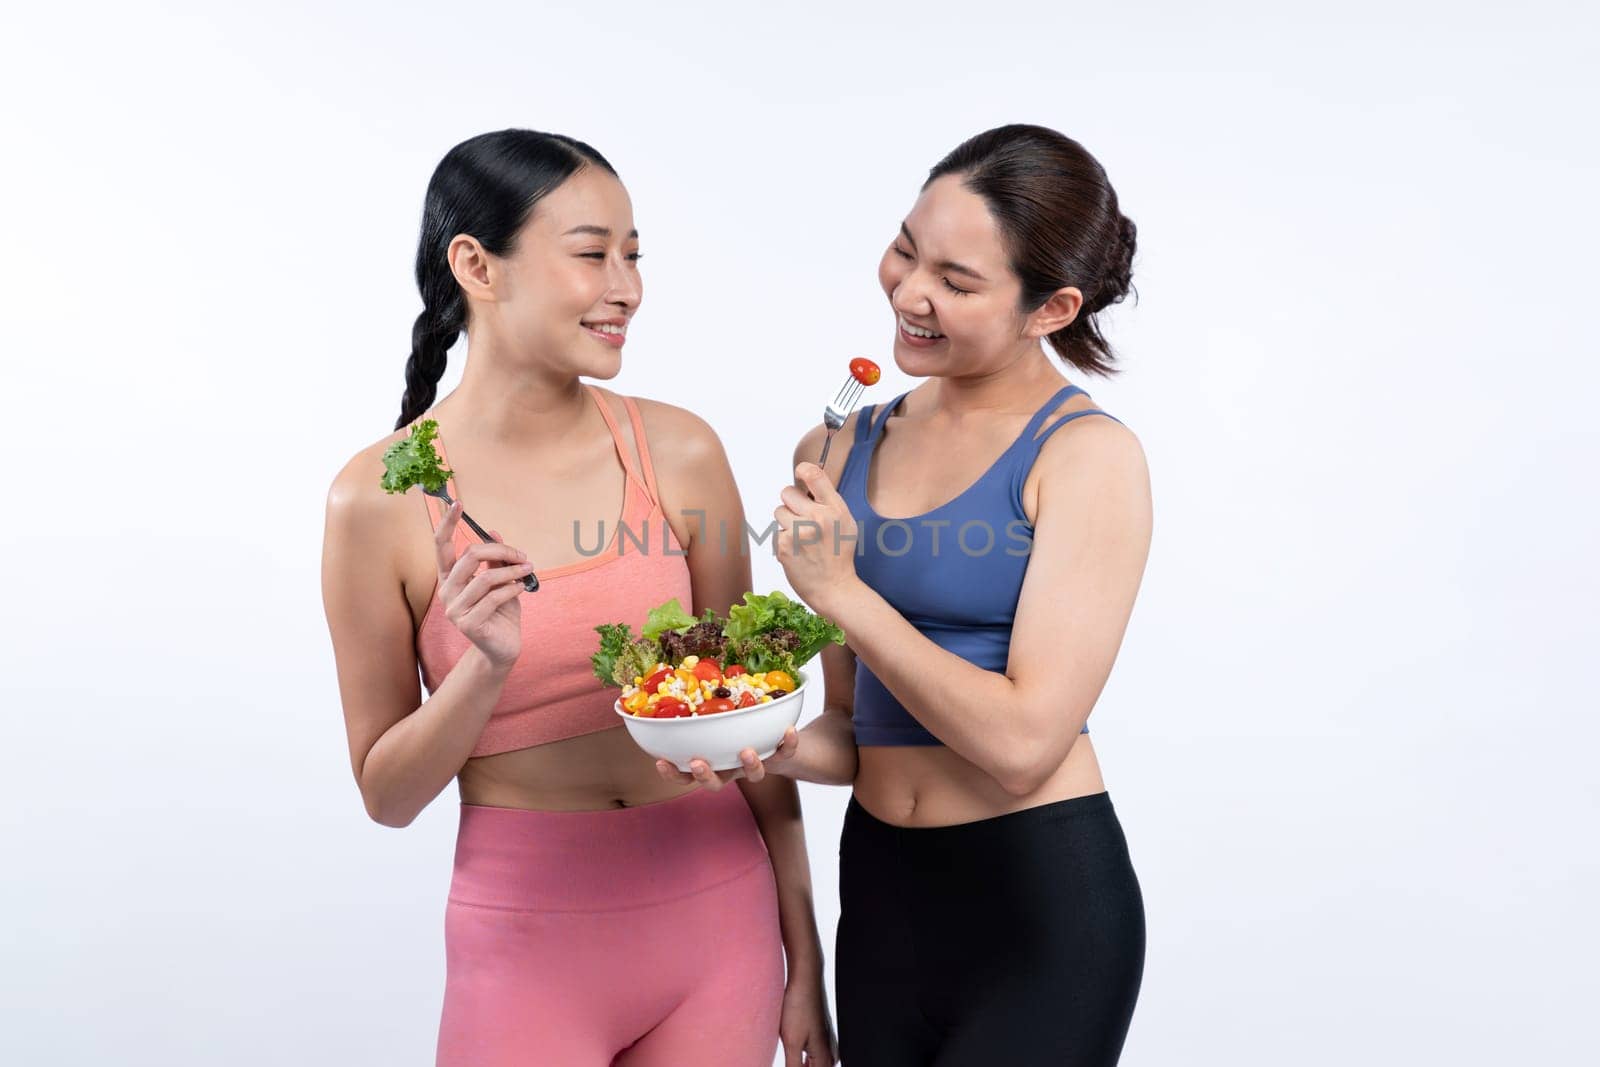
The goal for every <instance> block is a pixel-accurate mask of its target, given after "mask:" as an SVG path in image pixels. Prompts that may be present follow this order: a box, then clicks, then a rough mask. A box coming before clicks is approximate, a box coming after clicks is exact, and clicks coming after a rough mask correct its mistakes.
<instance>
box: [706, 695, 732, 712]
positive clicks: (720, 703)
mask: <svg viewBox="0 0 1600 1067" xmlns="http://www.w3.org/2000/svg"><path fill="white" fill-rule="evenodd" d="M735 707H737V705H736V704H734V702H733V701H731V700H729V699H728V698H727V697H712V698H711V699H710V700H708V701H706V702H705V703H704V704H701V705H700V714H702V715H712V714H715V713H716V712H719V711H732V710H733V709H734V708H735Z"/></svg>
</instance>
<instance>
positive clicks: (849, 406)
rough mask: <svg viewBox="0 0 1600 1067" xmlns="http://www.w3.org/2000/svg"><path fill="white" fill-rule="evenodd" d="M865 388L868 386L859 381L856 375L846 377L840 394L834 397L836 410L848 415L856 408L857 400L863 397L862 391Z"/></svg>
mask: <svg viewBox="0 0 1600 1067" xmlns="http://www.w3.org/2000/svg"><path fill="white" fill-rule="evenodd" d="M865 388H866V386H864V385H862V384H861V382H859V381H857V380H856V377H855V375H853V374H852V375H851V376H850V377H849V378H848V379H846V381H845V383H844V385H843V386H842V387H840V389H839V395H838V396H836V397H834V398H833V408H834V410H836V411H838V412H840V413H841V414H844V415H848V414H849V413H850V412H851V411H852V410H854V408H855V406H856V401H857V400H860V399H861V391H862V390H863V389H865Z"/></svg>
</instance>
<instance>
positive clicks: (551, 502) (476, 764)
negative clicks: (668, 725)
mask: <svg viewBox="0 0 1600 1067" xmlns="http://www.w3.org/2000/svg"><path fill="white" fill-rule="evenodd" d="M638 259H639V234H638V232H637V230H636V229H635V227H634V221H633V208H632V204H631V203H630V201H629V198H628V194H627V190H626V189H624V188H623V185H622V183H621V181H620V180H619V179H618V178H617V175H616V172H615V171H614V170H613V169H612V167H611V165H610V164H609V163H607V162H606V160H605V159H604V158H603V157H602V156H601V155H600V154H599V153H598V152H596V151H595V150H594V149H593V148H591V147H589V146H588V145H586V144H584V143H582V142H581V141H576V140H573V139H572V138H569V137H562V136H559V135H555V134H547V133H537V132H534V131H530V130H502V131H499V132H497V133H490V134H484V135H482V136H479V137H474V138H472V139H470V140H468V141H465V142H463V143H462V144H459V145H457V146H456V147H455V148H453V149H451V150H450V152H449V153H448V154H447V155H446V156H445V157H444V160H443V161H442V162H441V163H440V164H439V166H438V168H437V170H436V171H435V172H434V175H433V178H432V181H431V182H430V183H429V186H428V195H427V202H426V207H425V210H424V215H423V222H422V236H421V241H420V244H419V247H418V251H417V264H416V271H417V284H418V288H419V289H420V290H421V293H422V299H423V310H422V313H421V314H420V315H419V316H418V317H417V322H416V325H415V326H414V327H413V330H412V351H411V356H410V359H409V360H408V361H407V363H406V389H405V395H404V397H403V399H402V401H401V409H400V417H399V419H398V420H396V423H395V425H396V428H397V431H398V432H396V433H395V434H391V435H390V436H388V437H386V438H384V439H382V440H380V441H377V442H376V443H374V444H373V445H371V446H369V447H368V448H365V449H363V450H362V451H361V452H360V453H359V454H358V455H357V456H356V457H355V458H354V459H353V460H351V461H350V463H349V465H348V466H347V467H346V468H345V469H344V471H342V472H341V473H340V474H339V476H338V478H337V479H336V480H335V482H334V485H333V489H332V492H331V493H330V495H329V500H328V521H327V534H326V540H325V543H324V556H323V594H324V602H325V606H326V609H327V615H328V623H329V627H330V630H331V631H332V635H333V644H334V652H335V658H336V660H337V666H338V675H339V689H340V695H341V698H342V701H343V705H344V714H345V725H346V730H347V734H348V737H349V745H350V759H351V765H352V767H353V769H354V772H355V777H356V781H357V783H358V785H359V786H360V790H361V795H362V799H363V800H364V801H365V804H366V808H367V811H368V813H369V814H370V815H371V817H372V818H373V819H375V820H376V821H378V822H380V823H383V824H385V825H388V826H405V825H407V824H408V823H410V822H411V821H412V820H413V819H414V818H415V817H416V816H417V814H418V813H419V812H420V811H421V810H422V809H423V807H425V806H426V805H427V804H428V803H429V802H430V801H432V800H433V799H434V798H435V797H436V796H438V795H439V793H441V792H442V791H443V790H444V789H445V788H446V787H448V786H449V784H450V783H451V781H452V780H454V781H455V782H456V783H457V786H458V789H459V792H460V797H461V815H460V830H459V836H458V838H457V845H456V857H455V872H454V877H453V879H452V882H451V887H450V896H449V901H448V904H447V906H446V918H445V947H446V958H447V967H448V970H447V975H446V982H445V996H444V1010H443V1014H442V1019H441V1023H440V1032H439V1040H438V1050H437V1054H438V1063H439V1064H441V1065H449V1067H468V1065H471V1067H497V1065H508V1067H509V1065H512V1064H516V1065H522V1064H530V1063H539V1064H552V1065H556V1064H559V1065H562V1067H611V1065H617V1067H678V1065H681V1064H688V1063H705V1064H717V1065H719V1067H768V1065H770V1064H771V1062H772V1057H773V1052H774V1049H775V1048H776V1046H777V1044H778V1042H779V1040H780V1038H781V1040H782V1043H783V1045H784V1048H785V1051H786V1053H787V1057H788V1062H789V1063H790V1064H799V1063H801V1062H802V1059H804V1061H805V1062H807V1063H810V1064H813V1065H820V1064H832V1063H833V1062H834V1053H833V1035H832V1024H831V1022H830V1020H829V1018H828V1013H827V1007H826V1002H825V998H824V994H823V990H822V964H821V948H820V943H819V940H818V936H817V930H816V923H815V919H814V917H813V914H812V908H811V887H810V875H809V869H808V865H807V860H806V852H805V837H804V830H803V827H802V824H801V819H800V806H799V798H798V795H797V793H796V789H795V785H794V783H793V782H792V781H790V780H788V779H785V778H780V777H777V776H768V775H766V773H765V770H764V765H763V764H762V763H761V762H760V761H758V760H756V759H755V753H754V752H752V751H748V750H747V751H746V753H745V754H744V755H745V760H746V767H747V773H746V774H745V775H744V778H743V780H742V781H741V783H740V788H737V789H726V790H716V791H710V790H697V789H695V788H694V787H693V786H692V785H683V784H675V783H670V782H664V781H663V780H662V779H661V778H660V777H659V776H658V775H657V773H656V771H655V770H654V767H653V765H652V761H651V759H650V758H649V757H648V756H646V755H645V754H644V753H643V752H641V751H640V750H639V748H638V747H637V746H636V745H635V744H634V743H633V741H632V739H631V738H630V737H629V736H628V734H627V732H626V731H625V730H624V729H622V728H621V721H620V720H619V719H618V717H617V716H616V715H615V714H614V713H613V710H612V702H613V698H614V696H615V691H614V690H610V689H607V688H604V687H603V686H602V685H601V684H600V683H599V682H598V681H597V679H596V678H595V677H594V675H593V674H592V673H591V665H590V659H589V657H590V655H591V654H592V653H593V651H594V648H595V631H594V628H595V626H596V625H598V624H600V623H603V622H612V621H615V620H617V619H638V618H643V617H644V616H645V614H646V612H647V611H648V610H649V609H650V608H651V607H653V606H654V605H656V604H659V603H661V602H663V601H666V600H668V599H671V598H673V597H677V598H679V600H680V602H681V603H684V604H691V605H692V606H693V608H692V610H693V611H694V613H695V614H697V615H698V614H700V613H701V612H702V611H703V610H704V609H706V608H714V609H715V610H716V611H718V612H719V613H725V612H726V611H727V610H728V607H729V605H731V604H734V603H737V602H739V601H740V600H741V598H742V596H743V594H744V593H745V592H746V591H747V590H748V589H749V588H750V562H749V557H748V555H746V554H745V553H743V552H742V551H741V547H742V546H741V545H739V544H732V545H728V544H726V543H724V541H723V539H720V538H717V537H708V536H706V534H705V531H706V530H709V529H725V528H726V527H724V526H720V525H719V524H721V523H728V524H735V528H736V529H740V530H742V529H743V528H744V508H743V505H742V503H741V501H740V498H739V493H738V490H737V488H736V487H735V486H734V484H733V476H732V472H731V470H730V468H729V465H728V461H727V457H726V455H725V453H724V451H723V448H722V444H721V442H720V441H719V440H718V438H717V436H716V434H715V433H714V432H713V431H712V430H711V428H710V427H709V426H708V425H707V424H706V423H705V422H704V421H703V420H701V419H700V418H698V417H696V416H695V415H693V414H691V413H689V412H687V411H684V410H682V409H679V408H675V407H672V406H671V405H667V404H661V403H656V402H653V401H649V400H643V399H638V400H636V399H634V398H632V397H621V396H618V395H616V394H614V393H612V392H610V391H609V390H605V389H601V388H598V387H596V386H593V385H589V384H587V383H585V382H583V381H581V380H580V379H581V378H583V377H589V378H596V379H601V380H605V379H610V378H613V377H615V376H616V374H617V373H618V371H619V369H620V366H621V353H622V346H623V344H624V343H625V341H626V339H627V332H628V326H629V323H630V321H631V320H632V318H633V316H634V314H635V312H637V310H638V308H639V302H640V299H641V297H642V286H641V283H640V277H639V269H638ZM463 332H464V333H466V335H467V338H468V350H469V356H468V359H467V363H466V367H465V370H464V372H463V376H462V380H461V384H460V386H459V387H458V388H456V389H455V390H454V391H453V392H452V393H450V395H448V396H446V397H444V398H443V399H442V400H436V398H435V392H436V387H437V383H438V381H439V377H440V375H441V374H442V372H443V370H444V367H445V359H446V353H447V352H448V351H449V349H450V347H451V345H452V344H453V343H454V342H455V341H456V339H457V338H458V337H459V335H460V334H462V333H463ZM424 418H426V419H429V420H432V421H433V422H434V423H436V426H437V433H438V436H437V438H436V439H435V441H434V445H435V447H436V449H437V450H438V451H439V453H440V457H441V459H442V460H443V461H444V463H445V466H446V467H447V468H448V469H449V471H450V472H451V477H450V480H449V482H448V483H447V487H448V489H449V491H450V496H451V497H452V498H453V499H454V500H455V501H456V503H455V504H453V505H451V506H450V507H449V508H447V509H445V508H441V507H440V506H439V502H438V501H436V500H434V499H433V498H432V497H426V496H419V495H418V494H409V495H398V496H389V495H386V494H385V493H384V492H383V491H381V489H380V487H379V476H380V474H381V473H382V471H383V467H384V465H383V462H382V456H383V453H384V452H385V450H386V449H387V448H388V447H389V446H390V445H391V444H392V443H393V442H395V441H396V440H399V439H400V438H402V437H404V436H406V431H407V430H408V429H409V427H410V426H411V425H412V424H413V423H415V422H417V421H418V420H420V419H424ZM446 449H448V451H446ZM463 501H469V502H470V504H471V508H472V510H473V511H474V512H476V513H477V514H478V515H480V516H483V517H486V518H488V517H492V520H493V521H494V522H495V523H496V524H497V525H499V526H500V527H501V528H502V529H503V530H505V531H506V535H505V536H504V537H501V536H499V535H498V534H497V535H496V537H495V540H494V541H493V542H491V543H482V542H480V541H478V540H477V539H476V538H475V537H473V536H472V535H470V534H469V533H468V532H467V531H466V529H465V527H464V526H463V525H462V523H461V517H462V503H463ZM424 503H425V504H426V505H427V508H426V510H424V507H423V504H424ZM696 513H698V514H699V515H702V516H704V520H703V521H702V522H701V523H698V524H696V523H689V522H685V518H684V517H685V516H686V515H693V514H696ZM619 515H620V517H621V518H620V523H619V522H618V516H619ZM574 520H578V521H579V522H581V523H582V524H584V525H587V524H589V523H595V524H596V525H598V524H599V523H601V522H603V523H604V524H605V525H604V527H602V528H611V529H613V531H614V532H613V536H612V540H611V546H610V547H609V548H607V549H605V550H603V551H601V552H599V553H598V554H594V553H588V554H585V552H584V551H583V549H582V548H580V547H579V546H576V545H575V544H574V538H573V533H572V531H573V530H574V528H575V523H574ZM429 522H431V523H432V526H433V534H432V536H431V537H430V536H429V534H428V526H427V523H429ZM622 525H626V527H627V528H628V530H629V531H630V532H631V533H630V536H628V537H622V536H621V531H620V528H619V527H620V526H622ZM640 534H642V535H643V536H642V538H639V539H638V540H636V539H635V536H634V535H640ZM640 541H642V542H643V543H644V546H645V547H641V546H640ZM630 544H631V545H632V548H631V549H630V548H629V545H630ZM531 573H532V574H537V577H538V580H539V581H538V587H537V591H536V592H525V590H524V586H523V581H522V579H523V578H524V577H526V576H527V575H529V574H531ZM419 670H420V676H421V683H422V686H419V681H418V676H419ZM423 686H425V687H426V690H427V692H426V694H424V693H423V691H422V687H423ZM794 743H795V742H794V736H793V733H792V731H791V734H790V736H789V737H788V738H786V740H785V747H784V748H783V749H782V750H781V751H782V752H783V753H785V754H787V753H788V752H789V751H792V749H793V746H794Z"/></svg>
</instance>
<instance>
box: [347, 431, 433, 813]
mask: <svg viewBox="0 0 1600 1067" xmlns="http://www.w3.org/2000/svg"><path fill="white" fill-rule="evenodd" d="M361 458H362V457H357V459H356V460H353V461H352V462H351V463H350V465H349V466H347V467H346V468H345V469H344V470H343V471H341V472H340V474H339V476H338V478H336V479H335V480H334V483H333V488H332V489H331V490H330V491H329V493H328V507H327V523H326V527H325V530H324V535H323V543H322V603H323V609H324V611H325V612H326V613H327V617H328V630H329V633H330V634H331V636H332V638H333V655H334V661H335V666H336V668H337V671H338V677H339V697H340V701H341V703H342V704H343V707H344V720H345V732H346V735H347V737H348V740H349V743H350V764H351V767H352V769H353V770H354V771H355V774H356V779H357V781H360V779H361V770H362V766H363V765H364V764H365V762H366V758H367V753H368V752H370V751H371V750H372V746H373V745H375V744H376V743H377V741H378V739H379V738H380V737H382V736H383V735H384V733H385V732H386V731H387V730H388V729H389V728H390V727H391V726H393V725H394V724H395V723H397V722H399V721H400V720H401V719H403V718H405V717H406V716H407V715H409V714H410V713H411V712H413V711H415V710H416V709H417V707H418V706H419V705H420V704H421V702H422V687H421V684H420V682H419V680H418V677H417V658H416V631H415V624H414V622H413V620H412V616H411V607H410V605H409V604H408V603H407V601H406V597H405V591H404V587H403V585H402V582H401V579H400V572H399V567H398V565H397V554H396V551H395V545H396V539H395V533H396V531H395V526H396V523H395V521H394V520H395V518H396V516H397V512H399V511H400V510H403V509H398V508H396V507H394V506H392V505H393V504H395V503H398V502H397V501H388V500H384V499H382V497H381V495H380V494H381V490H379V489H378V486H377V478H376V477H371V476H369V473H370V469H371V465H370V464H363V463H362V462H361ZM386 505H388V506H386Z"/></svg>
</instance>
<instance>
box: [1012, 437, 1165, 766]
mask: <svg viewBox="0 0 1600 1067" xmlns="http://www.w3.org/2000/svg"><path fill="white" fill-rule="evenodd" d="M1038 462H1039V463H1041V464H1045V466H1044V468H1043V470H1042V472H1041V476H1040V479H1039V502H1038V513H1037V518H1036V521H1035V523H1034V531H1033V542H1032V550H1031V553H1030V555H1029V559H1028V568H1027V573H1026V576H1025V577H1024V579H1023V583H1022V593H1021V597H1020V600H1019V602H1018V604H1017V613H1016V618H1015V621H1014V623H1013V626H1012V632H1011V653H1010V660H1009V662H1008V663H1007V666H1006V673H1007V674H1008V675H1009V676H1010V677H1011V679H1012V681H1013V682H1014V683H1015V684H1016V686H1017V687H1018V689H1019V690H1021V691H1022V692H1023V693H1024V694H1025V698H1026V697H1036V698H1037V699H1038V701H1039V702H1041V704H1044V703H1048V704H1050V706H1054V707H1059V706H1061V703H1062V697H1063V696H1064V697H1065V698H1066V700H1065V703H1066V706H1067V707H1068V708H1070V709H1072V714H1073V722H1072V729H1073V731H1076V730H1077V729H1078V728H1079V727H1080V726H1081V725H1082V721H1083V719H1084V718H1087V716H1088V714H1089V711H1090V710H1091V709H1092V708H1093V707H1094V703H1095V701H1096V700H1097V699H1098V698H1099V696H1100V690H1101V689H1102V688H1103V687H1104V686H1105V682H1106V678H1107V677H1108V676H1109V675H1110V673H1111V665H1112V663H1113V662H1114V661H1115V660H1116V656H1117V651H1118V649H1119V648H1120V647H1121V644H1122V635H1123V633H1124V631H1125V630H1126V628H1127V624H1128V619H1129V617H1130V616H1131V614H1132V613H1133V602H1134V599H1135V597H1136V596H1137V595H1138V592H1139V583H1140V581H1141V580H1142V578H1143V576H1144V565H1145V559H1146V557H1147V556H1148V554H1149V549H1150V529H1151V507H1150V478H1149V471H1148V468H1147V467H1146V464H1145V458H1144V452H1143V450H1142V449H1141V448H1140V446H1139V441H1138V438H1136V437H1135V436H1134V435H1133V433H1132V432H1131V431H1129V430H1128V429H1127V428H1125V427H1123V426H1122V425H1121V424H1120V423H1116V422H1112V421H1111V420H1109V419H1100V418H1087V419H1082V420H1079V422H1078V425H1075V426H1067V427H1063V428H1062V431H1061V432H1060V433H1057V434H1056V435H1055V437H1054V438H1053V439H1052V440H1051V441H1050V442H1048V443H1047V444H1046V446H1045V448H1044V449H1043V450H1041V453H1040V457H1039V461H1038ZM1067 740H1068V741H1070V740H1071V738H1070V737H1068V738H1067Z"/></svg>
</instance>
